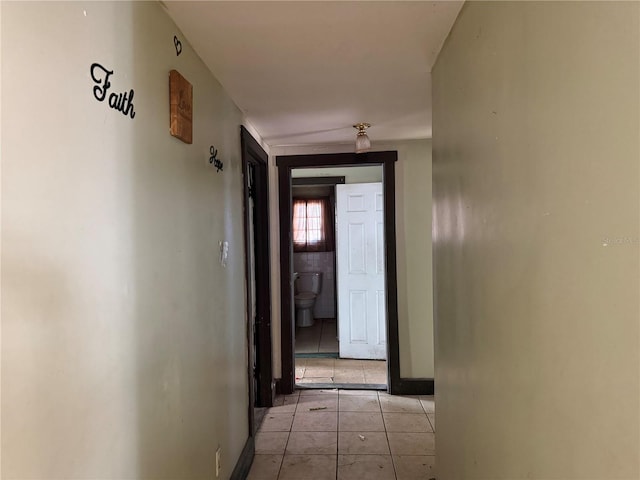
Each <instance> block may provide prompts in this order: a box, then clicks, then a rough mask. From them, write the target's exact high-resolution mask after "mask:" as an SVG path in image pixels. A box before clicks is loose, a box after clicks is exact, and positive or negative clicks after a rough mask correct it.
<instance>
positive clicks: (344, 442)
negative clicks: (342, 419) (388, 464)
mask: <svg viewBox="0 0 640 480" xmlns="http://www.w3.org/2000/svg"><path fill="white" fill-rule="evenodd" d="M338 453H339V454H341V455H347V454H359V455H364V454H367V455H369V454H379V455H388V454H389V443H388V442H387V435H386V434H385V433H384V432H338Z"/></svg>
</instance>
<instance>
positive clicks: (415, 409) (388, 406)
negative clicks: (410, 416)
mask: <svg viewBox="0 0 640 480" xmlns="http://www.w3.org/2000/svg"><path fill="white" fill-rule="evenodd" d="M379 398H380V406H381V407H382V411H383V412H390V413H424V410H423V409H422V405H421V404H420V400H419V399H417V398H413V397H401V396H398V395H388V394H380V395H379Z"/></svg>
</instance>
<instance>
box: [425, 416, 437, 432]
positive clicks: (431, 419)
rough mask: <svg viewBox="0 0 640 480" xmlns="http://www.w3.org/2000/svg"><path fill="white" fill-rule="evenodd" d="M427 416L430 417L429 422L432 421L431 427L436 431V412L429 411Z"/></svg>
mask: <svg viewBox="0 0 640 480" xmlns="http://www.w3.org/2000/svg"><path fill="white" fill-rule="evenodd" d="M427 418H428V419H429V423H431V428H433V431H434V432H435V431H436V414H435V413H427Z"/></svg>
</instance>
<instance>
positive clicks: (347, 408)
mask: <svg viewBox="0 0 640 480" xmlns="http://www.w3.org/2000/svg"><path fill="white" fill-rule="evenodd" d="M338 410H339V411H340V412H363V413H364V412H378V413H379V412H380V401H379V400H378V396H377V395H376V396H372V395H361V396H356V395H349V396H347V395H340V398H339V400H338Z"/></svg>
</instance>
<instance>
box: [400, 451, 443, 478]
mask: <svg viewBox="0 0 640 480" xmlns="http://www.w3.org/2000/svg"><path fill="white" fill-rule="evenodd" d="M393 464H394V466H395V469H396V475H397V478H398V480H422V479H430V478H435V476H436V471H435V469H436V457H434V456H433V455H429V456H423V455H394V456H393Z"/></svg>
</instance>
